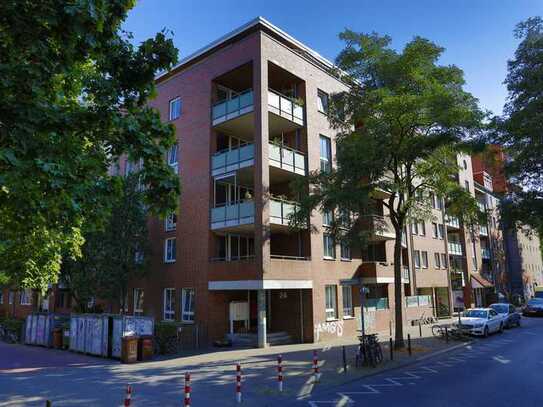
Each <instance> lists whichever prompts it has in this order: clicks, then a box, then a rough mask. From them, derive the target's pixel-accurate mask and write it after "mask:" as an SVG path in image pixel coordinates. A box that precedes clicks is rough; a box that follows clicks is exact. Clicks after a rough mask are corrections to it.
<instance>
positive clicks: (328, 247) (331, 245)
mask: <svg viewBox="0 0 543 407" xmlns="http://www.w3.org/2000/svg"><path fill="white" fill-rule="evenodd" d="M322 241H323V246H324V258H326V259H335V258H336V242H335V241H334V237H333V236H332V235H330V234H328V233H324V234H323V235H322Z"/></svg>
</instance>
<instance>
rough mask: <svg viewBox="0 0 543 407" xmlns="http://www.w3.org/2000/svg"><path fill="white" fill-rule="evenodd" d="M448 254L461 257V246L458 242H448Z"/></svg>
mask: <svg viewBox="0 0 543 407" xmlns="http://www.w3.org/2000/svg"><path fill="white" fill-rule="evenodd" d="M449 254H453V255H458V256H462V254H463V252H462V244H461V243H458V242H449Z"/></svg>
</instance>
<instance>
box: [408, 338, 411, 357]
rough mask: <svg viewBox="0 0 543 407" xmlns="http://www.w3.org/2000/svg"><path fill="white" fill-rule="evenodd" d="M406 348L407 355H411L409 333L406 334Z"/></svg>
mask: <svg viewBox="0 0 543 407" xmlns="http://www.w3.org/2000/svg"><path fill="white" fill-rule="evenodd" d="M407 350H408V351H409V356H411V335H410V334H407Z"/></svg>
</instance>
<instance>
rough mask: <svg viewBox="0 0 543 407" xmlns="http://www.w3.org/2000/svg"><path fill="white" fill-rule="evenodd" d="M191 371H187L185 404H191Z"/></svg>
mask: <svg viewBox="0 0 543 407" xmlns="http://www.w3.org/2000/svg"><path fill="white" fill-rule="evenodd" d="M190 390H191V389H190V373H185V406H190Z"/></svg>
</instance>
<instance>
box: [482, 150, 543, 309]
mask: <svg viewBox="0 0 543 407" xmlns="http://www.w3.org/2000/svg"><path fill="white" fill-rule="evenodd" d="M506 161H507V157H506V155H505V153H504V151H503V148H502V147H500V146H498V145H493V146H491V147H490V148H489V151H488V152H487V153H486V154H480V155H477V156H474V157H473V165H474V174H475V175H476V176H477V177H479V179H483V180H484V179H485V178H490V177H491V179H492V180H493V190H494V192H495V194H496V195H495V197H494V198H495V199H496V198H497V199H498V200H500V199H503V197H504V196H505V195H506V194H507V193H508V192H510V191H511V186H510V184H509V182H508V180H507V178H506V175H505V171H504V167H505V163H506ZM501 227H502V233H503V235H504V237H505V250H504V251H505V257H506V260H507V261H506V263H507V270H506V272H505V273H503V269H502V272H501V273H500V274H499V283H500V288H501V290H500V291H501V292H503V293H505V294H506V295H507V294H509V295H510V296H512V297H520V298H523V299H525V300H526V299H529V298H531V297H532V296H533V295H534V291H535V288H536V287H538V286H542V285H543V261H542V256H541V245H540V239H539V234H538V233H537V231H535V230H533V229H531V228H530V227H528V226H526V225H511V222H502V223H501Z"/></svg>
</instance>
